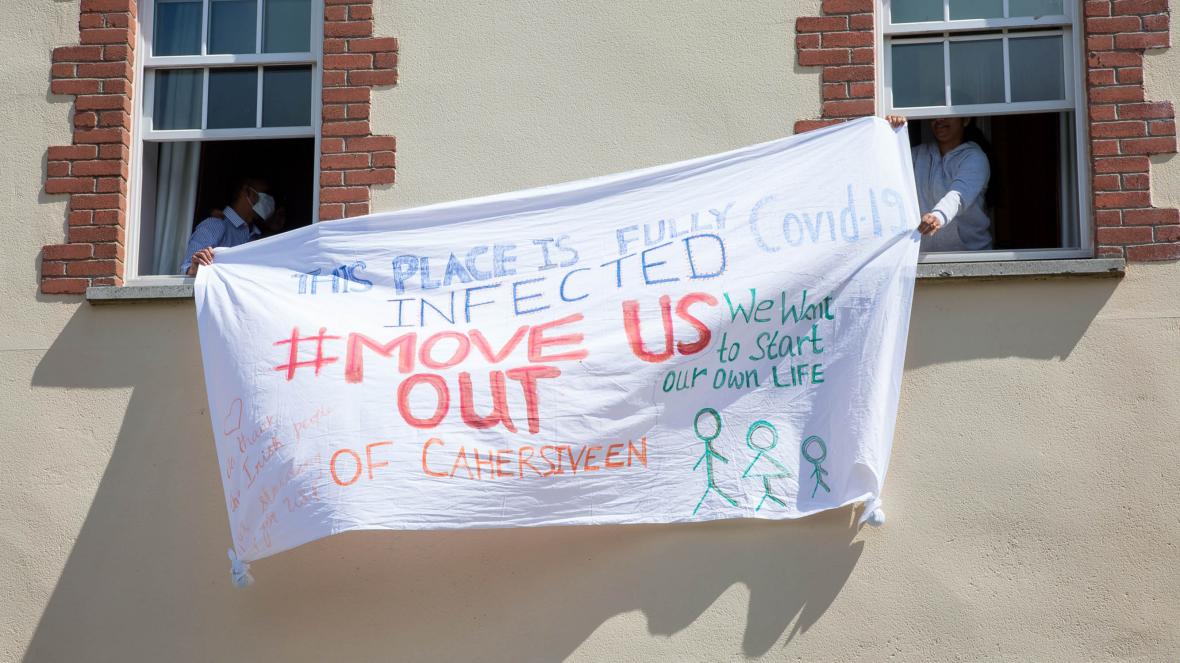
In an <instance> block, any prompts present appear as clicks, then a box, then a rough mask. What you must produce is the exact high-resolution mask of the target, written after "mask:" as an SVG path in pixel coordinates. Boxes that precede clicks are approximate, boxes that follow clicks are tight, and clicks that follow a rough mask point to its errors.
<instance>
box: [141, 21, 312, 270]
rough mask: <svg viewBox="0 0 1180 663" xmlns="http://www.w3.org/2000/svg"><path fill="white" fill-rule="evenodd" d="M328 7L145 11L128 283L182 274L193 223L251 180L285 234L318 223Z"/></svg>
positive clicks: (222, 204) (215, 208) (212, 210)
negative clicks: (274, 207) (271, 197)
mask: <svg viewBox="0 0 1180 663" xmlns="http://www.w3.org/2000/svg"><path fill="white" fill-rule="evenodd" d="M321 2H322V0H147V1H145V2H141V3H140V7H141V8H142V14H141V26H142V28H141V31H140V46H141V50H140V52H142V53H144V54H145V56H144V57H143V58H142V65H141V66H142V70H141V73H140V76H141V78H142V80H141V87H140V89H142V90H143V94H142V95H140V97H139V99H138V101H137V109H136V118H135V122H134V125H133V126H134V127H135V132H136V137H135V149H136V152H135V153H134V154H133V158H132V162H133V166H134V168H135V173H134V174H133V179H132V186H133V190H132V200H133V201H134V202H133V208H132V214H131V216H132V223H131V226H130V227H131V236H130V237H129V242H128V245H129V247H131V249H132V251H133V254H132V255H129V256H128V260H127V270H128V276H129V277H130V278H135V277H143V276H154V275H178V274H180V266H181V263H182V262H183V261H184V259H185V258H186V257H187V256H186V254H185V245H186V243H187V241H188V238H189V235H190V234H191V233H192V230H193V228H194V226H195V224H196V223H199V222H200V221H201V220H202V219H204V218H206V217H208V216H210V215H211V214H220V209H222V208H224V207H225V206H226V205H228V204H229V203H230V202H231V200H230V197H231V196H232V195H233V194H234V193H235V192H234V191H233V188H234V186H233V185H234V184H235V183H236V182H240V181H241V179H242V178H244V177H262V178H263V179H265V180H266V181H267V182H268V183H269V184H270V186H271V189H272V193H274V194H275V198H276V199H277V201H278V205H279V207H280V208H281V209H282V210H283V214H282V215H281V216H282V217H284V218H285V219H286V223H285V227H284V229H290V228H293V227H298V226H302V225H307V224H309V223H311V222H312V221H314V217H315V210H317V209H318V201H317V200H316V198H317V197H318V186H316V179H317V177H316V176H317V174H318V168H317V159H316V155H317V154H318V153H319V137H318V127H319V118H320V83H321V73H320V70H321V61H320V57H321V45H322V35H321V32H322V22H321V21H319V20H314V21H313V20H312V18H313V17H316V18H317V19H318V17H319V16H322V15H323V14H322V8H321ZM276 231H278V229H277V228H273V227H272V228H270V229H269V232H276Z"/></svg>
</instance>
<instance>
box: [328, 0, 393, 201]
mask: <svg viewBox="0 0 1180 663" xmlns="http://www.w3.org/2000/svg"><path fill="white" fill-rule="evenodd" d="M396 82H397V40H396V39H394V38H392V37H383V38H375V37H373V0H324V109H323V134H322V138H321V139H320V151H321V156H320V220H321V221H327V220H331V219H341V218H344V217H349V216H360V215H363V214H368V213H369V187H370V186H373V185H378V184H393V179H394V150H395V148H396V144H395V141H394V138H393V136H375V135H373V130H372V127H371V126H370V124H369V113H370V109H371V103H372V101H371V100H372V93H373V88H375V87H379V86H385V85H393V84H395V83H396Z"/></svg>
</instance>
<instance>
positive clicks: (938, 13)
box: [889, 0, 942, 23]
mask: <svg viewBox="0 0 1180 663" xmlns="http://www.w3.org/2000/svg"><path fill="white" fill-rule="evenodd" d="M889 7H890V9H889V11H890V18H891V20H892V21H893V22H894V23H918V22H921V21H941V20H942V0H893V2H892V3H891V4H890V5H889Z"/></svg>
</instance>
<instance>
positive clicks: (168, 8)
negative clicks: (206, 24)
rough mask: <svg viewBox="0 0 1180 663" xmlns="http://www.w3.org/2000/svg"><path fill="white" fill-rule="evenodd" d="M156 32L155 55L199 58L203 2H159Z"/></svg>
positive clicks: (160, 0)
mask: <svg viewBox="0 0 1180 663" xmlns="http://www.w3.org/2000/svg"><path fill="white" fill-rule="evenodd" d="M154 33H155V34H154V36H153V38H152V40H153V42H154V43H153V44H152V53H154V54H155V55H199V54H200V52H201V3H200V0H185V1H184V2H176V0H156V25H155V29H154Z"/></svg>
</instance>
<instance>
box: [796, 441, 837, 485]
mask: <svg viewBox="0 0 1180 663" xmlns="http://www.w3.org/2000/svg"><path fill="white" fill-rule="evenodd" d="M812 443H815V444H818V445H819V457H816V456H813V455H811V454H810V453H808V452H807V449H808V447H810V446H811V444H812ZM799 449H800V451H802V452H803V457H804V458H806V459H807V462H809V463H811V464H812V465H813V466H814V467H815V469H814V470H812V472H811V476H813V477H815V487H814V488H812V489H811V496H812V497H815V491H817V490H819V487H820V486H823V487H824V490H826V491H827V492H829V493H830V492H832V489H831V488H829V487H828V484H826V483H824V475H825V474H827V473H828V471H827V470H825V469H824V468H823V462H824V459H825V458H827V457H828V445H826V444H824V440H823V438H821V437H820V436H818V435H812V436H811V437H809V438H807V439H806V440H803V444H802V446H800V448H799Z"/></svg>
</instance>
